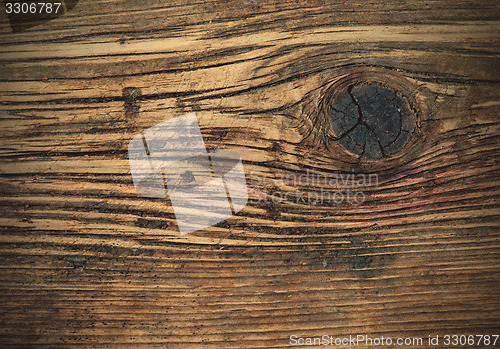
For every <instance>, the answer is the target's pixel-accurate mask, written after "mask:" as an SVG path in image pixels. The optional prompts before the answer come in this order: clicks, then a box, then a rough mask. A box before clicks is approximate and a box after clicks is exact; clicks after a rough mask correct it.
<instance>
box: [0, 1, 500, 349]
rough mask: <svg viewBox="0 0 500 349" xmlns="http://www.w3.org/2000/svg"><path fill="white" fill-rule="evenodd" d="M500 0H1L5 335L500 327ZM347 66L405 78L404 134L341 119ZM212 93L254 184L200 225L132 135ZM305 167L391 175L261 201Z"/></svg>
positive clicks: (161, 343)
mask: <svg viewBox="0 0 500 349" xmlns="http://www.w3.org/2000/svg"><path fill="white" fill-rule="evenodd" d="M499 4H500V3H499V2H497V1H494V0H491V1H478V0H474V1H472V0H471V1H411V0H410V1H384V2H366V1H361V0H353V1H232V2H226V1H215V0H214V1H207V2H203V1H199V2H188V1H180V0H179V1H175V2H169V3H168V4H166V3H162V2H160V1H122V2H119V1H116V2H102V1H80V2H79V3H78V5H77V6H76V7H75V8H74V9H73V10H72V11H70V12H68V13H67V14H65V15H64V16H62V17H60V18H57V19H54V20H52V21H50V22H48V23H45V24H43V25H40V26H37V27H34V28H32V29H29V30H27V31H24V32H20V33H15V34H14V33H11V29H10V26H9V23H8V20H7V17H6V16H5V14H4V13H2V17H1V18H2V23H1V31H2V35H1V36H0V50H1V56H0V60H1V64H2V65H1V68H0V69H1V70H0V72H1V76H0V78H1V82H0V90H1V96H0V98H1V100H0V103H1V104H0V108H1V110H0V113H1V114H0V115H1V120H0V128H1V145H0V161H1V164H0V166H1V167H0V171H1V172H0V177H1V179H0V185H1V205H2V208H1V217H0V224H1V228H2V230H1V235H0V241H1V260H0V261H1V264H0V265H1V272H0V290H1V291H0V292H1V296H0V297H1V301H0V309H1V310H0V312H1V316H0V324H1V325H0V345H1V346H2V347H19V348H29V347H34V346H35V345H36V347H41V348H43V347H45V348H69V347H97V348H123V347H134V348H156V347H158V348H160V347H161V348H284V347H289V346H290V344H289V336H290V335H293V334H295V335H298V336H302V337H312V336H321V335H323V334H328V335H331V336H339V337H343V336H348V335H358V334H367V335H370V336H372V337H380V336H382V335H383V336H384V337H392V338H396V337H401V336H410V337H425V338H427V337H428V336H429V335H433V336H435V335H441V336H442V335H444V334H495V333H496V334H498V331H499V327H500V318H499V316H500V307H499V299H500V298H499V295H500V289H499V284H500V273H499V272H500V264H499V262H500V260H499V256H500V241H499V236H500V234H499V229H498V228H499V219H498V218H499V214H500V211H499V200H498V198H499V196H498V195H499V192H500V187H499V183H498V179H499V178H498V170H499V164H498V157H499V156H500V151H499V146H498V145H499V135H500V133H499V126H500V123H499V105H500V92H499V88H498V87H499V78H500V76H499V61H498V57H499V40H500V37H499V32H500V26H499V24H500V22H499V19H500V11H499V10H500V9H499V6H500V5H499ZM2 12H3V10H2ZM343 79H344V80H346V81H351V80H352V81H365V80H371V79H372V80H376V81H382V82H383V81H386V80H387V83H390V84H392V85H394V86H400V87H401V88H402V89H403V90H404V91H405V92H406V93H407V94H408V96H409V98H411V99H412V100H413V101H414V102H415V104H416V105H418V108H419V129H418V132H417V133H416V134H415V135H414V137H413V138H412V139H413V140H412V141H411V143H410V144H409V145H408V146H407V147H406V148H404V149H403V150H402V151H400V152H398V153H397V154H396V155H395V156H394V157H391V158H387V159H381V160H373V161H370V160H365V159H362V158H361V159H360V158H358V157H356V156H355V155H353V154H349V153H348V152H345V151H343V149H342V147H341V146H340V145H339V144H338V143H337V142H335V141H334V140H332V139H330V138H328V137H325V134H326V133H327V129H328V125H327V124H325V118H324V117H323V118H322V117H321V115H320V112H319V111H320V110H321V109H322V105H321V103H324V100H325V95H327V94H328V93H329V91H331V87H332V86H336V84H337V83H341V82H342V81H343ZM124 89H126V91H127V92H126V94H125V96H124V92H123V91H124ZM192 111H195V112H196V113H197V115H198V119H199V123H200V126H201V128H202V132H203V135H204V137H205V141H206V143H207V145H208V147H210V148H214V149H220V148H231V149H236V150H238V152H239V153H240V154H241V156H242V159H243V161H244V166H245V171H246V173H247V182H248V186H249V193H250V202H249V204H248V205H247V207H246V208H245V209H243V211H242V212H240V213H239V214H238V215H237V216H235V217H232V218H230V219H228V220H227V221H226V222H225V223H223V224H219V225H218V226H215V227H210V228H207V229H205V230H203V231H201V232H197V233H193V234H188V235H183V236H181V235H180V234H179V232H178V230H177V227H176V224H175V220H174V215H173V211H172V208H171V207H170V205H168V204H167V202H166V201H165V200H163V199H148V198H143V197H140V196H138V195H137V194H136V193H135V190H134V186H133V183H132V179H131V174H130V169H129V165H128V159H127V144H128V142H129V141H130V140H131V139H132V137H134V136H135V135H136V134H137V133H139V132H141V131H142V130H144V129H146V128H148V127H151V126H153V125H156V124H158V123H159V122H162V121H164V120H167V119H169V118H171V117H174V116H179V115H182V114H184V113H188V112H192ZM307 170H309V173H314V174H318V175H328V176H332V175H334V174H338V173H344V174H346V173H347V174H349V173H357V174H377V175H378V178H379V181H378V183H375V184H373V183H372V185H368V186H366V187H365V188H363V191H364V193H365V194H366V201H365V202H363V203H360V204H349V203H343V204H341V205H336V204H316V205H307V204H305V203H304V202H301V201H298V202H295V201H294V200H288V201H286V202H277V203H273V202H272V201H271V202H268V203H266V204H264V203H263V202H262V201H261V202H259V199H258V198H261V197H263V195H266V194H270V193H273V192H275V191H276V190H280V192H281V193H289V194H291V195H300V194H301V193H302V194H303V193H309V192H314V191H315V190H319V189H320V188H318V185H317V184H314V183H305V184H304V183H302V184H301V183H296V184H294V183H287V185H283V183H282V182H280V181H279V178H280V176H282V175H292V174H293V175H295V176H299V175H301V174H304V173H307ZM263 178H268V180H267V182H265V181H263ZM323 189H325V190H327V191H338V190H340V191H343V190H348V189H353V188H352V187H351V184H349V183H340V184H335V185H329V186H326V187H324V188H323ZM360 347H363V346H360ZM440 347H441V346H440Z"/></svg>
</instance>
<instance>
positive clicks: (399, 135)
mask: <svg viewBox="0 0 500 349" xmlns="http://www.w3.org/2000/svg"><path fill="white" fill-rule="evenodd" d="M330 103H331V105H330V108H329V115H328V116H329V119H330V123H331V127H332V131H333V133H334V137H333V138H334V139H335V140H337V141H338V142H339V143H340V144H341V145H342V146H343V147H344V148H345V149H346V150H347V151H349V152H351V153H354V154H356V155H359V156H363V157H366V158H369V159H380V158H383V157H389V156H391V155H393V154H395V153H397V152H398V151H399V150H400V149H401V148H403V146H404V145H405V144H406V143H407V142H408V140H409V139H410V137H411V135H412V134H413V132H414V131H415V128H416V125H417V120H416V115H415V113H414V112H413V109H412V106H411V104H410V103H409V101H408V100H407V99H406V98H405V97H404V96H403V95H402V94H401V93H400V92H398V91H396V90H395V89H393V88H390V87H387V86H383V85H380V84H376V83H373V82H372V83H355V84H351V85H349V86H347V88H344V90H343V91H341V92H340V93H338V94H337V96H336V97H335V98H334V99H332V100H331V102H330Z"/></svg>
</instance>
